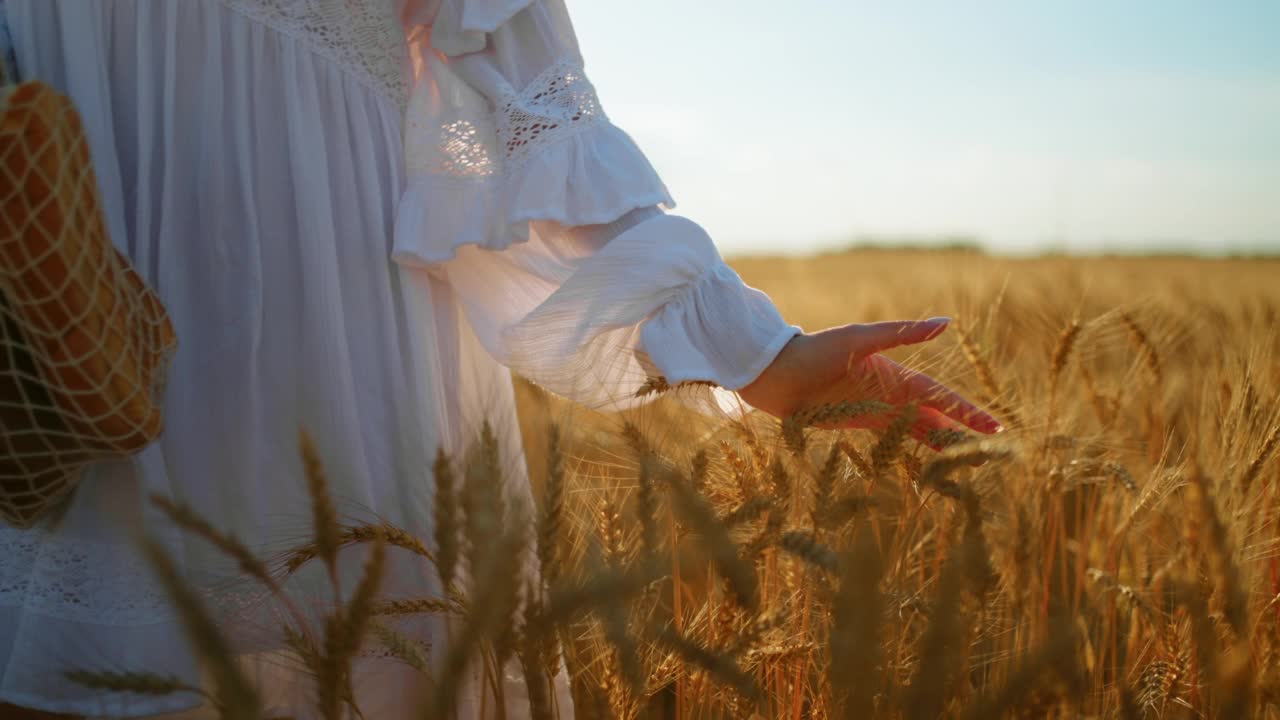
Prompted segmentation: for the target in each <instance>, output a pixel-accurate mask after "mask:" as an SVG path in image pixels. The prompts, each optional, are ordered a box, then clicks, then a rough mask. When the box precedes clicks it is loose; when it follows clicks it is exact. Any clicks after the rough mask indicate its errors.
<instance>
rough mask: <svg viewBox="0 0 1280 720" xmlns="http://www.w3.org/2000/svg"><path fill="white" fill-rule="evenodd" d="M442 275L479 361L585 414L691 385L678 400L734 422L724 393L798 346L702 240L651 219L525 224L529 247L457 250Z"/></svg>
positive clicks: (672, 223)
mask: <svg viewBox="0 0 1280 720" xmlns="http://www.w3.org/2000/svg"><path fill="white" fill-rule="evenodd" d="M440 271H441V272H443V273H444V275H445V276H446V277H447V279H448V280H449V283H450V285H451V286H452V287H453V288H454V291H455V292H456V293H457V295H458V296H459V298H460V299H461V300H462V303H463V306H464V309H465V311H466V314H467V317H468V318H469V319H470V322H471V325H472V327H473V329H474V330H475V333H476V337H477V338H478V339H479V340H480V342H481V344H482V345H484V347H485V349H486V350H488V352H489V353H490V354H491V355H493V356H494V357H495V358H497V359H498V361H499V362H501V363H503V364H504V365H506V366H508V367H510V368H511V369H512V370H515V371H516V372H518V373H520V374H521V375H523V376H525V377H527V378H529V379H531V380H533V381H535V382H537V383H539V384H541V385H543V386H544V387H546V388H548V389H549V390H551V391H553V392H556V393H558V394H560V395H564V396H566V397H569V398H572V399H574V400H576V401H578V402H581V403H584V404H586V405H589V406H592V407H596V408H608V409H621V408H625V407H628V406H631V405H634V404H637V403H640V402H643V401H645V400H646V399H647V398H646V397H645V396H644V394H643V393H642V390H643V389H644V388H646V386H650V387H651V386H652V384H653V383H654V382H655V381H661V382H665V383H666V384H667V385H671V386H675V385H679V384H681V383H688V382H690V381H693V382H695V383H699V385H698V386H695V387H690V388H689V391H688V392H687V393H686V394H685V395H686V397H689V398H691V399H693V400H694V401H695V403H696V404H699V405H703V406H705V407H708V408H713V409H719V410H730V409H733V408H735V407H736V406H737V405H738V403H737V401H736V400H735V399H734V398H732V397H731V394H730V393H728V392H726V391H733V390H737V389H740V388H741V387H743V386H745V385H747V384H749V383H750V382H751V381H752V380H754V379H755V378H756V377H757V376H758V375H759V374H760V372H761V371H763V370H764V368H765V367H767V366H768V365H769V363H770V362H772V361H773V358H774V357H775V356H776V355H777V354H778V352H779V351H780V350H781V349H782V348H783V346H784V345H786V344H787V342H788V341H789V340H790V339H791V338H792V337H794V336H795V335H796V334H797V333H799V332H800V328H798V327H796V326H794V325H789V324H788V323H786V322H785V321H784V320H783V319H782V316H781V315H780V314H779V313H778V310H777V308H775V307H774V305H773V302H772V301H770V300H769V298H768V296H767V295H765V294H764V293H762V292H760V291H759V290H757V289H755V288H752V287H750V286H748V285H746V284H744V283H743V282H742V279H741V278H740V277H738V275H737V273H735V272H734V271H733V269H732V268H730V267H729V266H728V265H726V264H725V262H724V260H723V259H721V257H720V254H719V253H718V252H717V251H716V247H715V245H714V243H712V242H711V238H710V237H708V236H707V234H706V233H705V232H704V231H703V230H702V228H701V227H699V226H698V225H697V224H695V223H693V222H691V221H689V220H687V219H685V218H682V217H678V216H674V215H665V214H662V213H661V212H660V211H658V210H656V209H647V210H639V211H633V212H631V213H628V214H627V215H625V216H623V217H622V218H620V219H619V220H617V221H615V222H613V223H610V224H607V225H598V226H585V227H579V228H572V229H568V228H563V227H560V226H558V225H556V224H554V223H537V224H535V225H534V228H533V230H532V233H531V236H530V238H529V241H528V242H527V243H524V244H522V245H518V246H513V247H511V248H510V249H508V250H507V251H505V252H501V253H494V252H488V251H485V250H483V249H480V248H475V247H464V248H459V250H458V254H457V257H456V258H454V259H453V260H451V261H449V262H447V263H444V264H442V265H441V266H440ZM704 384H709V385H711V386H714V387H704V386H703V385H704ZM703 401H708V402H705V403H704V402H703Z"/></svg>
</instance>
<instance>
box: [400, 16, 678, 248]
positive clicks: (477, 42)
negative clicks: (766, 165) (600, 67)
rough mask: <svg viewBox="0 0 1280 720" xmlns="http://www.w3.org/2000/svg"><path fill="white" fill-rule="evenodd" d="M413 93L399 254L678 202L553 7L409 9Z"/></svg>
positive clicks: (513, 236)
mask: <svg viewBox="0 0 1280 720" xmlns="http://www.w3.org/2000/svg"><path fill="white" fill-rule="evenodd" d="M405 17H406V22H407V23H408V25H407V33H406V34H407V36H408V39H409V47H410V65H411V69H412V72H411V75H412V77H411V91H410V95H409V102H408V107H407V111H406V118H405V137H404V139H405V152H406V170H407V173H408V183H407V189H406V191H405V193H404V195H403V197H402V198H401V202H400V206H399V212H398V217H397V227H396V237H395V259H396V260H397V261H398V262H401V263H403V264H410V265H412V264H431V263H436V262H441V261H443V260H447V259H449V258H451V257H453V256H454V254H455V252H456V249H457V248H459V247H461V246H465V245H478V246H481V247H486V248H490V249H503V248H506V247H508V246H510V245H512V244H514V243H521V242H525V241H526V240H527V239H528V238H529V222H530V221H536V220H551V221H555V222H557V223H559V224H561V225H563V226H567V227H568V226H576V225H587V224H599V223H606V222H609V221H611V220H613V219H615V218H618V217H620V216H621V215H623V214H624V213H626V212H627V211H629V210H632V209H635V208H640V207H647V206H652V205H663V206H666V207H672V206H674V204H675V203H674V202H673V201H672V199H671V196H670V194H669V193H668V192H667V189H666V187H665V186H664V185H663V183H662V180H661V179H660V178H659V177H658V174H657V173H656V172H655V171H654V169H653V167H652V166H651V165H650V164H649V161H648V160H647V159H646V158H645V156H644V154H643V153H642V152H641V151H640V149H639V148H638V147H636V144H635V143H634V142H633V141H632V139H631V138H630V137H629V136H628V135H627V134H626V133H625V132H623V131H622V130H621V129H619V128H618V127H616V126H615V125H613V123H611V122H610V121H609V118H608V116H607V115H606V114H605V111H604V109H603V108H602V107H601V105H600V101H599V99H598V98H597V96H596V92H595V88H594V87H593V86H592V85H591V82H590V80H588V79H587V76H586V73H585V71H584V69H583V62H582V56H581V54H580V52H579V50H578V45H577V41H576V39H575V37H574V34H573V29H572V26H571V24H570V22H569V18H568V15H567V13H566V12H565V9H564V5H563V3H561V2H559V1H558V0H557V1H551V2H542V1H539V2H529V1H528V0H434V1H433V0H424V1H423V2H416V3H414V4H411V5H410V6H409V7H408V9H407V10H406V12H405Z"/></svg>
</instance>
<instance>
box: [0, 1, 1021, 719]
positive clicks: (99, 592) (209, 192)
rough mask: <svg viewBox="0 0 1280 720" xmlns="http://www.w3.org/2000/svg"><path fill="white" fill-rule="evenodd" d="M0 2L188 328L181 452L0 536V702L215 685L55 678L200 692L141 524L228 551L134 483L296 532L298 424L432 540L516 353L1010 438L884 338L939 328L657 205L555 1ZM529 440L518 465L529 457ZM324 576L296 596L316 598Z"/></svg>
mask: <svg viewBox="0 0 1280 720" xmlns="http://www.w3.org/2000/svg"><path fill="white" fill-rule="evenodd" d="M0 18H3V20H4V21H5V22H6V23H7V25H8V26H9V32H10V35H11V37H12V40H13V46H14V49H15V56H16V59H17V69H18V72H19V73H20V75H21V76H22V77H24V78H39V79H42V80H44V81H46V82H48V83H50V84H52V85H54V86H55V87H57V88H59V89H60V90H62V91H63V92H65V93H67V94H68V95H70V96H71V98H72V99H73V100H74V102H75V104H76V106H77V107H78V109H79V110H80V112H81V114H82V117H83V120H84V123H85V126H86V128H87V132H88V134H89V137H90V143H91V147H92V153H93V159H94V165H95V168H96V171H97V173H98V178H99V182H100V184H101V188H102V194H103V202H104V206H105V209H106V215H107V219H108V226H109V229H110V231H111V236H112V238H113V239H114V241H115V242H116V243H117V245H118V246H119V247H120V248H121V249H122V250H124V251H125V252H126V253H127V254H128V255H129V257H130V258H131V259H132V261H133V262H134V263H135V265H136V266H137V267H138V268H139V270H140V271H141V272H142V273H143V274H144V276H145V277H146V278H147V279H148V281H149V282H150V283H151V284H152V285H153V286H154V287H155V288H156V289H157V290H158V291H159V293H160V294H161V296H162V297H163V299H164V300H165V302H166V304H167V306H168V308H169V310H170V314H171V316H172V318H173V320H174V324H175V326H176V328H177V332H178V336H179V339H180V349H179V351H178V354H177V357H176V358H175V361H174V364H173V366H172V369H171V373H170V377H169V383H168V391H167V395H166V398H165V411H166V420H167V424H166V432H165V434H164V436H163V438H162V439H161V441H160V442H158V443H157V444H155V445H154V446H152V447H151V448H149V449H148V450H146V451H145V452H143V453H142V454H141V455H139V456H138V457H136V458H133V459H131V460H129V461H122V462H116V463H109V464H104V465H102V466H100V467H97V468H95V469H94V471H93V472H91V473H90V474H88V475H87V476H86V477H85V478H84V480H83V482H82V484H81V486H80V488H79V489H78V491H77V493H76V495H75V496H74V498H73V500H72V503H71V506H70V507H69V508H68V509H67V511H66V512H65V513H64V514H62V515H61V516H60V517H59V518H57V519H56V520H51V521H49V522H48V523H46V524H45V525H44V526H42V527H38V528H36V529H34V530H30V531H20V530H15V529H9V528H0V670H2V671H3V672H2V674H0V701H2V702H7V703H10V704H12V705H16V706H20V707H26V708H34V709H39V710H43V711H47V712H53V713H64V714H72V715H112V716H138V715H146V714H154V713H160V712H170V711H178V710H182V709H185V708H187V707H190V706H192V705H194V704H196V702H197V698H195V697H194V696H191V695H184V694H178V695H172V696H165V697H145V696H140V695H134V694H129V693H110V692H102V691H97V690H90V689H87V688H84V687H80V686H78V685H76V684H74V683H72V682H69V681H68V680H67V679H66V678H65V677H64V675H63V674H62V672H63V671H64V670H65V669H67V668H89V669H112V670H118V671H129V670H147V671H159V672H165V673H171V674H175V675H177V676H179V677H182V678H185V679H187V680H188V681H189V682H192V683H195V682H197V672H196V668H195V666H194V662H193V660H192V659H191V654H190V652H189V650H188V648H187V647H186V646H185V644H184V642H183V641H182V639H181V632H180V630H179V626H178V622H177V619H176V618H175V616H174V614H173V612H172V610H171V609H170V608H169V607H168V606H167V603H166V601H165V599H164V596H163V593H162V592H161V591H160V590H159V588H158V587H157V586H156V584H155V582H154V580H153V579H152V578H151V576H150V575H149V573H148V572H147V569H146V567H145V565H144V563H143V562H142V561H141V560H140V558H139V555H138V553H137V551H136V549H135V544H134V537H135V533H136V530H137V529H138V528H145V530H146V532H147V533H148V534H149V535H151V536H153V537H157V538H159V539H160V540H161V541H162V542H163V543H165V544H166V546H167V547H168V548H169V549H170V551H171V552H172V553H174V555H175V556H176V557H178V558H179V559H180V561H181V563H182V565H183V567H184V568H185V569H186V571H187V573H188V574H189V575H190V576H191V577H192V578H193V579H194V580H196V581H198V582H201V583H207V585H205V586H206V587H210V588H213V587H215V586H216V582H217V580H218V579H219V578H224V577H228V576H232V575H234V568H231V567H228V565H227V563H226V561H225V560H224V559H223V558H221V557H219V556H218V555H217V553H216V551H215V550H213V549H211V548H209V547H207V546H205V545H203V544H201V543H199V542H197V541H193V540H190V539H188V538H184V537H183V536H182V534H181V533H179V532H177V531H176V530H174V529H173V528H172V527H171V526H169V525H167V524H166V523H165V522H163V520H162V519H161V518H159V517H158V516H157V515H156V513H155V511H154V510H152V509H151V508H150V507H149V506H148V505H147V503H146V502H145V500H144V499H145V498H146V497H147V496H148V495H149V494H151V493H159V494H161V495H165V496H168V497H171V498H173V499H175V500H177V501H180V502H183V503H186V504H189V505H191V506H193V507H195V508H197V509H198V510H199V511H200V512H201V513H202V514H203V515H205V516H206V517H207V518H208V519H209V520H210V521H211V522H212V523H213V524H214V525H216V526H218V527H221V528H225V529H227V530H230V531H232V532H234V533H236V534H237V535H238V536H239V537H240V538H242V539H244V540H246V541H247V542H249V543H250V544H251V545H253V546H255V547H256V548H260V549H264V548H270V547H278V544H279V543H280V542H281V541H282V540H283V539H285V538H286V537H287V536H288V532H289V531H290V529H291V530H292V531H295V534H297V535H301V534H304V533H305V531H306V524H305V522H306V511H305V508H306V504H307V497H306V492H305V489H304V486H303V483H302V482H301V481H300V480H299V478H300V477H301V475H302V470H301V467H300V462H299V460H298V455H297V452H296V433H297V429H298V427H299V426H303V427H306V428H307V429H308V430H309V432H310V433H311V435H312V436H313V437H314V438H315V440H316V445H317V447H319V448H320V451H321V454H322V455H323V459H324V460H325V462H326V464H327V466H328V469H329V474H330V476H331V479H332V484H333V491H334V493H335V495H336V496H337V497H338V499H339V502H340V503H342V504H343V506H344V507H346V508H356V507H358V508H363V509H368V510H370V511H372V512H376V513H377V514H378V515H380V516H382V517H385V518H387V519H388V520H389V521H391V522H393V523H396V524H398V525H402V526H404V527H407V528H408V529H410V530H411V531H413V532H414V533H416V534H418V535H419V536H421V537H430V536H431V528H430V525H429V522H430V517H431V513H430V507H431V497H432V478H431V476H430V466H431V462H430V461H431V458H432V457H433V456H434V454H435V452H436V449H437V448H441V447H443V448H445V449H446V450H448V451H451V452H457V451H460V450H461V449H463V447H464V446H465V444H466V442H467V440H468V438H469V435H468V433H469V432H470V431H473V430H474V428H475V427H477V425H478V423H479V422H480V420H481V419H482V418H488V419H490V420H493V421H495V422H496V424H497V427H498V429H499V433H500V438H499V439H500V441H501V443H502V446H503V447H504V448H508V449H510V450H513V451H514V450H517V449H518V448H519V436H518V434H517V428H516V424H515V422H514V402H513V397H512V387H511V381H510V376H509V373H508V368H511V369H514V370H516V371H517V372H520V373H521V374H523V375H525V376H527V377H530V378H531V379H533V380H535V381H537V382H539V383H541V384H543V385H545V386H546V387H548V388H550V389H552V390H554V391H556V392H558V393H561V394H564V395H567V396H569V397H571V398H574V399H577V400H579V401H581V402H584V403H587V404H589V405H592V406H596V407H609V408H618V407H624V406H626V405H627V404H629V403H633V402H637V401H636V400H633V399H632V395H633V394H634V390H635V389H636V388H638V387H639V386H640V384H641V383H642V382H643V381H644V380H645V378H646V377H648V376H654V375H662V376H664V377H665V378H666V379H667V380H668V381H669V382H672V383H676V382H680V381H684V380H705V381H711V382H713V383H715V384H716V385H718V386H720V387H721V388H724V389H726V390H729V391H737V392H738V395H739V396H740V397H741V398H742V400H744V401H746V403H748V404H750V405H752V406H754V407H757V408H760V409H762V410H765V411H767V412H770V413H773V414H775V415H784V414H786V413H789V412H791V411H792V410H794V409H796V408H797V407H798V406H800V405H802V404H806V403H809V402H816V401H821V400H826V399H834V398H845V397H850V396H852V395H867V394H871V395H875V396H877V397H880V398H883V399H885V400H887V401H889V402H894V403H902V402H905V401H908V400H912V401H918V402H922V403H924V404H926V405H927V406H928V407H927V408H926V409H924V410H923V411H922V413H921V414H920V416H919V421H918V423H917V427H916V428H915V432H916V435H917V437H920V438H922V439H927V438H929V437H930V431H932V430H938V429H950V428H953V427H956V426H958V425H959V424H961V423H963V424H965V425H968V426H969V427H972V428H974V429H977V430H980V431H983V432H992V431H995V430H996V429H997V428H998V425H997V424H996V422H995V420H993V419H992V418H990V416H988V415H986V414H985V413H982V412H981V411H980V410H978V409H977V408H974V407H973V406H971V405H969V404H968V403H966V402H964V401H963V400H962V399H960V398H958V397H957V396H955V395H954V394H951V393H949V392H948V391H946V390H945V388H941V387H939V386H937V385H936V383H933V381H931V380H930V379H928V378H927V377H925V376H923V375H918V374H913V373H910V372H908V371H906V370H903V369H902V368H900V367H898V366H896V365H894V364H893V363H891V362H890V361H889V360H887V359H885V358H883V357H882V356H879V355H877V354H876V353H877V352H879V351H881V350H884V349H887V348H889V347H892V346H895V345H900V344H905V343H912V342H921V341H924V340H928V339H930V338H932V337H934V336H935V335H936V334H937V333H939V332H941V331H942V330H943V329H944V327H945V321H943V320H935V321H927V322H922V323H887V324H878V325H867V326H864V325H851V326H845V327H842V328H835V329H831V330H827V331H823V332H820V333H815V334H804V333H802V332H801V331H800V329H799V328H796V327H794V326H791V325H788V324H786V323H785V322H784V321H783V319H782V318H781V316H780V315H779V314H778V312H777V310H776V309H775V308H774V307H773V305H772V303H771V302H770V301H769V299H768V298H767V297H766V296H765V295H764V294H763V293H760V292H759V291H756V290H754V289H751V288H749V287H746V286H745V285H743V284H742V282H741V281H740V279H739V278H738V277H737V275H736V274H734V272H733V271H732V270H730V269H729V268H728V267H727V266H726V265H725V264H724V263H723V262H722V261H721V259H720V257H719V255H718V253H717V252H716V249H715V246H714V245H713V244H712V242H711V240H710V239H709V238H708V237H707V236H706V234H705V233H703V232H702V231H701V229H700V228H699V227H698V226H697V225H695V224H694V223H692V222H690V221H688V220H685V219H682V218H679V217H675V216H671V215H667V214H665V213H664V212H663V210H662V209H660V208H661V207H671V206H672V205H673V204H674V203H673V202H672V199H671V197H670V195H669V194H668V193H667V190H666V188H665V187H664V186H663V184H662V182H661V180H660V179H659V178H658V176H657V174H656V173H655V172H654V170H653V169H652V168H651V167H650V165H649V164H648V162H647V161H646V160H645V158H644V156H643V155H642V154H641V153H640V151H639V150H638V149H637V148H636V147H635V145H634V144H633V143H632V141H631V140H630V138H629V137H628V136H627V135H626V134H625V133H623V132H622V131H621V130H619V129H618V128H616V127H615V126H613V125H612V124H611V123H610V122H609V120H608V118H607V116H606V115H605V113H604V111H603V110H602V109H601V107H600V104H599V102H598V100H597V98H596V95H595V93H594V90H593V89H592V86H591V84H590V83H589V82H588V80H587V79H586V76H585V74H584V72H583V64H582V58H581V56H580V55H579V53H578V48H577V44H576V41H575V38H574V36H573V32H572V28H571V26H570V23H569V19H568V16H567V14H566V11H565V8H564V6H563V3H562V0H187V1H184V2H172V1H171V0H99V1H97V2H92V3H85V2H81V1H80V0H0ZM729 395H730V394H729V393H725V392H723V391H720V392H718V393H708V394H707V395H706V397H705V399H706V400H708V401H714V402H724V401H725V400H726V399H727V398H729ZM505 460H506V462H507V465H508V469H509V471H510V472H509V473H508V475H510V476H512V477H514V478H515V479H516V481H517V482H518V483H520V482H522V479H523V477H524V468H523V460H522V458H521V456H520V454H519V453H518V452H510V453H509V454H508V456H507V457H506V458H505ZM512 493H513V494H516V493H525V494H527V488H525V487H524V486H523V485H520V486H518V487H516V488H513V489H512ZM348 560H349V565H350V567H349V568H348V570H351V571H353V572H354V571H356V570H358V565H359V558H358V557H353V558H348ZM387 576H388V577H389V578H394V580H392V581H389V584H388V586H387V587H386V588H385V589H386V591H387V592H388V593H392V594H395V593H404V594H412V595H422V594H426V593H430V592H432V590H433V587H434V586H435V584H437V580H436V579H435V578H433V577H428V576H426V575H425V573H423V571H422V568H421V566H420V565H418V564H416V563H408V562H406V563H405V564H404V566H403V567H396V568H394V569H393V570H392V571H390V572H389V573H388V575H387ZM320 580H321V578H311V579H310V580H308V579H307V578H305V577H304V578H301V579H299V580H298V581H297V587H295V588H293V589H294V590H295V591H296V592H299V593H301V594H302V595H303V596H304V598H305V597H306V594H307V593H313V594H314V596H315V598H316V599H317V601H320V600H322V599H324V598H327V595H323V592H324V588H323V583H321V582H319V581H320ZM347 584H348V586H349V585H350V584H351V582H348V583H347ZM222 590H223V591H221V592H217V593H212V592H211V598H213V599H216V600H218V601H219V602H220V603H221V605H220V607H219V611H220V612H222V613H224V614H225V617H226V620H225V622H224V628H225V630H226V632H228V633H229V634H230V635H232V636H233V638H234V639H235V641H236V642H237V644H238V646H239V647H240V648H241V649H242V650H243V651H244V652H245V653H246V657H247V658H248V657H251V656H252V657H259V658H261V657H266V656H269V653H270V652H271V651H272V650H274V649H276V648H277V647H278V643H279V640H278V638H275V637H273V636H272V634H271V633H269V632H266V631H265V630H266V628H267V627H268V626H269V625H270V618H269V617H266V616H263V615H262V614H261V613H260V608H259V605H260V604H259V603H257V602H256V600H257V598H256V597H255V596H254V595H253V594H252V592H251V591H247V590H239V589H236V588H234V587H233V588H231V589H227V588H222ZM423 631H424V632H431V628H424V630H423ZM259 667H260V670H261V676H260V678H259V680H260V681H261V682H262V683H263V684H264V685H265V686H266V688H265V689H266V691H267V695H268V697H269V698H272V699H273V702H274V703H275V706H274V707H273V708H272V709H273V710H278V711H279V712H280V713H282V714H291V715H295V716H296V717H304V713H305V709H306V707H308V705H307V703H306V702H305V700H302V699H300V698H301V697H302V696H303V695H304V693H305V688H308V687H309V686H310V680H309V679H307V678H305V677H303V676H302V675H301V674H300V673H297V672H292V671H290V670H289V669H288V668H286V667H281V666H279V665H277V664H272V663H269V662H264V663H260V664H259ZM356 685H357V687H356V692H357V694H358V695H359V696H360V699H361V705H362V706H363V707H364V709H365V713H366V715H367V716H368V717H371V718H372V717H377V718H394V717H397V716H398V715H397V714H396V711H397V710H399V711H401V712H407V711H408V707H409V706H408V704H407V703H403V702H401V700H402V699H403V698H404V696H405V695H406V694H407V693H410V692H411V691H412V689H413V685H412V681H411V680H410V679H407V678H406V676H404V675H402V674H397V673H396V672H394V671H393V670H392V669H391V666H390V665H389V664H388V663H386V662H385V661H379V660H378V659H377V658H366V659H362V661H361V663H360V668H359V669H358V677H357V680H356Z"/></svg>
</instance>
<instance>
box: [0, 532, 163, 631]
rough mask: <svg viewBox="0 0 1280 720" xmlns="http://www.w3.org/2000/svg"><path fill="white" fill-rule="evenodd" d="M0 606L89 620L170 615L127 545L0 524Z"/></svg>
mask: <svg viewBox="0 0 1280 720" xmlns="http://www.w3.org/2000/svg"><path fill="white" fill-rule="evenodd" d="M0 554H3V556H4V558H5V561H4V562H3V563H0V606H9V607H24V608H27V609H29V610H32V611H34V612H38V613H41V614H44V615H49V616H53V617H57V618H61V619H64V620H75V621H79V622H86V623H92V624H95V625H124V626H128V625H151V624H155V623H161V622H167V621H171V620H172V612H171V610H170V609H169V604H168V602H167V600H166V598H165V595H164V593H163V592H162V591H161V589H160V588H159V587H158V586H157V585H156V582H155V580H154V579H153V578H152V576H151V573H150V570H149V569H148V568H147V567H146V565H145V563H144V562H143V560H142V559H141V557H139V556H138V554H137V552H136V551H134V550H133V549H132V548H128V549H126V548H122V547H120V546H119V544H118V543H93V542H72V541H70V540H65V539H60V538H55V537H53V536H51V535H50V534H49V533H47V532H45V531H43V530H17V529H14V528H0Z"/></svg>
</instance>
